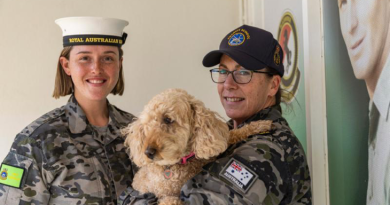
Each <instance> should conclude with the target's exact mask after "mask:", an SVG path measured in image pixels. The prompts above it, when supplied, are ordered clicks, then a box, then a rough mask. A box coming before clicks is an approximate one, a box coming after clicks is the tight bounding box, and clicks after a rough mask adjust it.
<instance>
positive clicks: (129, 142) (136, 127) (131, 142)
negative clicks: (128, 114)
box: [122, 119, 145, 167]
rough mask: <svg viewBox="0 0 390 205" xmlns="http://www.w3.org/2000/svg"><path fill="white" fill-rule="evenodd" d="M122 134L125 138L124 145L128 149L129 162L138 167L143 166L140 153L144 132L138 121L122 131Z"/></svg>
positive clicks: (141, 153)
mask: <svg viewBox="0 0 390 205" xmlns="http://www.w3.org/2000/svg"><path fill="white" fill-rule="evenodd" d="M122 134H124V136H125V137H126V139H125V143H124V144H125V146H126V147H128V149H129V152H130V158H131V160H132V161H133V162H134V163H135V164H136V165H137V166H139V167H142V166H144V165H145V161H144V160H143V155H144V153H143V151H142V144H143V140H144V137H143V136H144V130H143V126H142V124H141V123H140V120H139V119H138V120H136V121H134V122H133V123H131V124H129V125H128V126H127V127H126V128H124V129H122Z"/></svg>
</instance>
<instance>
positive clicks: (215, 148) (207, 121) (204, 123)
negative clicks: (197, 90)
mask: <svg viewBox="0 0 390 205" xmlns="http://www.w3.org/2000/svg"><path fill="white" fill-rule="evenodd" d="M190 105H191V109H192V111H193V116H194V118H193V119H194V122H193V126H192V134H193V137H192V150H193V151H194V152H195V156H196V158H201V159H209V158H211V157H213V156H217V155H218V154H220V153H221V152H223V151H225V150H226V148H227V140H228V138H229V128H228V126H227V125H226V123H225V122H223V121H222V120H221V117H220V116H219V115H218V114H217V113H216V112H213V111H211V110H209V109H207V108H206V107H205V106H204V104H203V102H201V101H199V100H197V99H195V98H192V99H191V100H190Z"/></svg>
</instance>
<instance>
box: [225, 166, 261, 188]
mask: <svg viewBox="0 0 390 205" xmlns="http://www.w3.org/2000/svg"><path fill="white" fill-rule="evenodd" d="M219 175H220V176H221V177H223V178H225V179H226V180H228V181H230V182H232V183H233V184H234V185H236V186H237V187H238V188H239V189H241V190H242V191H243V192H244V193H246V192H247V191H248V190H249V188H250V187H251V186H252V185H253V183H254V182H255V181H256V179H257V178H258V176H257V174H256V173H255V172H253V171H252V170H250V169H249V168H248V167H246V166H245V165H243V164H242V163H241V162H239V161H238V160H236V159H230V161H229V163H227V164H226V166H225V167H224V168H223V169H222V171H221V172H220V173H219Z"/></svg>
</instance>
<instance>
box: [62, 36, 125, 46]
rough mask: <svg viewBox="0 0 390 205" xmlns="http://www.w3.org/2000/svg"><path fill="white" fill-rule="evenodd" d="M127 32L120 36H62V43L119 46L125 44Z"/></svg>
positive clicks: (67, 44)
mask: <svg viewBox="0 0 390 205" xmlns="http://www.w3.org/2000/svg"><path fill="white" fill-rule="evenodd" d="M126 38H127V33H123V35H122V37H118V36H108V35H71V36H64V37H63V45H64V47H67V46H76V45H106V46H118V47H121V46H122V45H123V44H125V42H126Z"/></svg>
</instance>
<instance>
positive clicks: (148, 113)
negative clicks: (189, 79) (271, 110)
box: [124, 89, 272, 205]
mask: <svg viewBox="0 0 390 205" xmlns="http://www.w3.org/2000/svg"><path fill="white" fill-rule="evenodd" d="M271 124H272V122H271V121H258V122H256V123H251V124H249V125H246V126H244V127H243V128H240V129H237V130H232V131H230V132H229V129H228V126H227V125H226V123H225V122H224V121H223V120H221V117H220V116H219V115H218V114H217V113H216V112H213V111H211V110H209V109H207V108H206V107H205V106H204V104H203V103H202V102H201V101H199V100H197V99H195V98H194V97H193V96H191V95H189V94H188V93H187V92H186V91H184V90H181V89H169V90H166V91H164V92H162V93H161V94H159V95H157V96H155V97H154V98H153V99H152V100H151V101H150V102H149V103H148V104H147V105H146V106H145V108H144V110H143V111H142V113H141V115H140V117H139V118H138V119H137V120H136V121H134V122H133V123H132V124H130V125H129V126H128V127H127V128H126V129H124V133H125V134H126V135H127V138H126V140H125V145H126V146H127V147H129V150H130V157H131V159H132V160H133V162H134V163H135V164H136V165H137V166H138V167H140V170H139V171H138V172H137V173H136V175H135V177H134V180H133V184H132V185H133V188H134V189H136V190H138V191H140V192H141V193H147V192H152V193H154V194H155V195H156V196H157V197H158V198H159V204H171V205H173V204H182V202H181V201H180V199H179V198H178V196H179V194H180V189H181V187H182V186H183V185H184V183H185V182H186V181H187V180H189V179H190V178H192V177H193V176H195V175H196V174H197V173H199V172H200V171H201V168H202V166H204V165H205V164H206V163H208V162H210V161H212V160H213V159H212V158H213V157H215V156H217V155H218V154H220V153H222V152H223V151H225V150H226V148H227V146H228V144H233V143H236V142H238V141H241V140H243V139H245V138H246V137H247V136H249V135H252V134H256V133H259V132H265V131H269V130H270V129H271ZM150 150H152V151H153V152H152V153H150ZM191 152H193V153H195V158H196V159H193V160H190V161H189V162H188V163H186V164H180V163H179V162H180V160H181V158H182V157H184V156H187V155H189V154H190V153H191ZM148 155H149V156H148ZM167 169H169V170H170V171H171V173H172V177H171V178H169V179H166V178H165V177H164V171H165V170H167Z"/></svg>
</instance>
